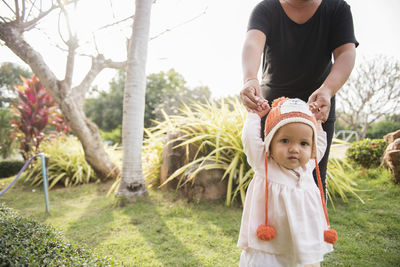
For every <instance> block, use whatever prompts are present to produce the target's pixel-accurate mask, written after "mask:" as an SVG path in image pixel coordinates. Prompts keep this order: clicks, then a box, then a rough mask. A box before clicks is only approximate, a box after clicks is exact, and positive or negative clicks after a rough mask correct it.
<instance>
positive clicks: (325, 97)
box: [307, 86, 331, 122]
mask: <svg viewBox="0 0 400 267" xmlns="http://www.w3.org/2000/svg"><path fill="white" fill-rule="evenodd" d="M307 103H308V104H309V105H310V108H311V111H312V112H313V113H314V114H315V118H316V119H317V120H320V121H323V122H325V121H326V120H327V119H328V116H329V111H330V109H331V91H330V90H329V89H328V88H326V87H324V86H321V87H320V88H318V89H317V90H316V91H314V93H312V94H311V96H310V97H309V98H308V102H307Z"/></svg>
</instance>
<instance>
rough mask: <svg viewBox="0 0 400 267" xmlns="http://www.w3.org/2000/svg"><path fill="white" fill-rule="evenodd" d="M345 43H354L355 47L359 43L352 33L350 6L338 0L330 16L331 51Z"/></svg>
mask: <svg viewBox="0 0 400 267" xmlns="http://www.w3.org/2000/svg"><path fill="white" fill-rule="evenodd" d="M347 43H354V44H355V46H356V47H357V46H358V44H359V43H358V41H357V40H356V37H355V35H354V25H353V16H352V14H351V10H350V6H349V5H348V4H347V3H346V2H345V1H339V4H338V6H337V7H336V8H335V10H334V12H333V17H332V23H331V34H330V40H329V44H330V49H331V51H333V50H335V49H336V48H338V47H339V46H341V45H344V44H347Z"/></svg>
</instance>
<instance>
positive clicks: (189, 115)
mask: <svg viewBox="0 0 400 267" xmlns="http://www.w3.org/2000/svg"><path fill="white" fill-rule="evenodd" d="M245 114H246V110H245V109H244V107H243V106H242V105H241V104H240V103H239V100H238V99H237V98H234V99H230V100H228V101H227V102H225V101H224V99H222V100H221V101H219V102H215V101H214V102H210V103H206V104H193V105H192V106H188V105H184V107H183V108H182V109H181V115H172V116H167V115H166V114H165V118H166V119H165V121H164V122H161V123H158V125H157V126H155V127H154V128H152V129H151V130H150V132H152V133H153V135H155V136H159V134H166V133H167V132H168V131H171V130H172V129H174V130H178V131H181V132H182V133H183V135H182V136H181V137H179V138H178V139H179V140H178V141H180V142H181V144H180V145H179V146H189V145H190V146H193V147H196V148H197V151H196V153H195V156H194V158H193V160H192V161H191V162H189V163H188V164H186V165H184V166H183V167H181V168H180V169H178V170H176V171H175V172H174V173H173V174H172V175H171V176H170V177H169V178H168V179H167V180H166V182H165V183H167V182H169V181H171V180H173V179H176V178H177V177H179V176H180V174H182V173H184V172H185V171H187V170H189V169H191V168H193V167H194V166H196V165H198V167H197V168H196V170H195V171H194V172H192V173H191V175H190V176H189V177H188V178H187V180H185V182H189V181H191V180H192V179H194V177H195V176H196V174H197V173H199V172H200V171H202V170H209V169H222V170H224V174H223V176H222V177H221V179H228V188H227V195H226V204H227V205H231V204H232V203H233V202H234V200H235V199H236V198H237V197H238V196H240V198H241V200H242V202H244V199H245V191H246V188H247V185H248V183H249V182H250V180H251V178H252V175H253V171H252V169H251V168H250V166H249V165H248V163H247V159H246V156H245V154H244V152H243V147H242V141H241V132H242V125H243V120H244V117H245ZM182 182H183V181H180V183H179V184H180V185H181V184H182ZM165 183H164V184H165ZM164 184H162V185H161V186H163V185H164Z"/></svg>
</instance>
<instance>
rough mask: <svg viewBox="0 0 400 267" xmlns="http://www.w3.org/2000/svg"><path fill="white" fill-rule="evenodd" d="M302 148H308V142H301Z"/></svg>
mask: <svg viewBox="0 0 400 267" xmlns="http://www.w3.org/2000/svg"><path fill="white" fill-rule="evenodd" d="M301 145H302V146H309V145H310V144H309V143H308V142H301Z"/></svg>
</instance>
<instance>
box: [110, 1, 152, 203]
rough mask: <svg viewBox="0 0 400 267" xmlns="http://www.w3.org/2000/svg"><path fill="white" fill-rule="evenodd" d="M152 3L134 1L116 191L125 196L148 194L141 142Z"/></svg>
mask: <svg viewBox="0 0 400 267" xmlns="http://www.w3.org/2000/svg"><path fill="white" fill-rule="evenodd" d="M151 4H152V1H151V0H136V1H135V21H134V23H133V27H132V36H131V39H130V42H129V48H128V64H127V65H128V66H127V71H126V81H125V91H124V106H123V117H122V143H123V159H122V176H121V180H120V183H119V186H118V190H117V192H116V194H117V195H122V196H125V197H127V198H133V197H137V196H142V195H146V194H147V188H146V184H145V181H144V175H143V168H142V143H143V130H144V121H143V120H144V108H145V94H146V61H147V47H148V42H149V31H150V14H151Z"/></svg>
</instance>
